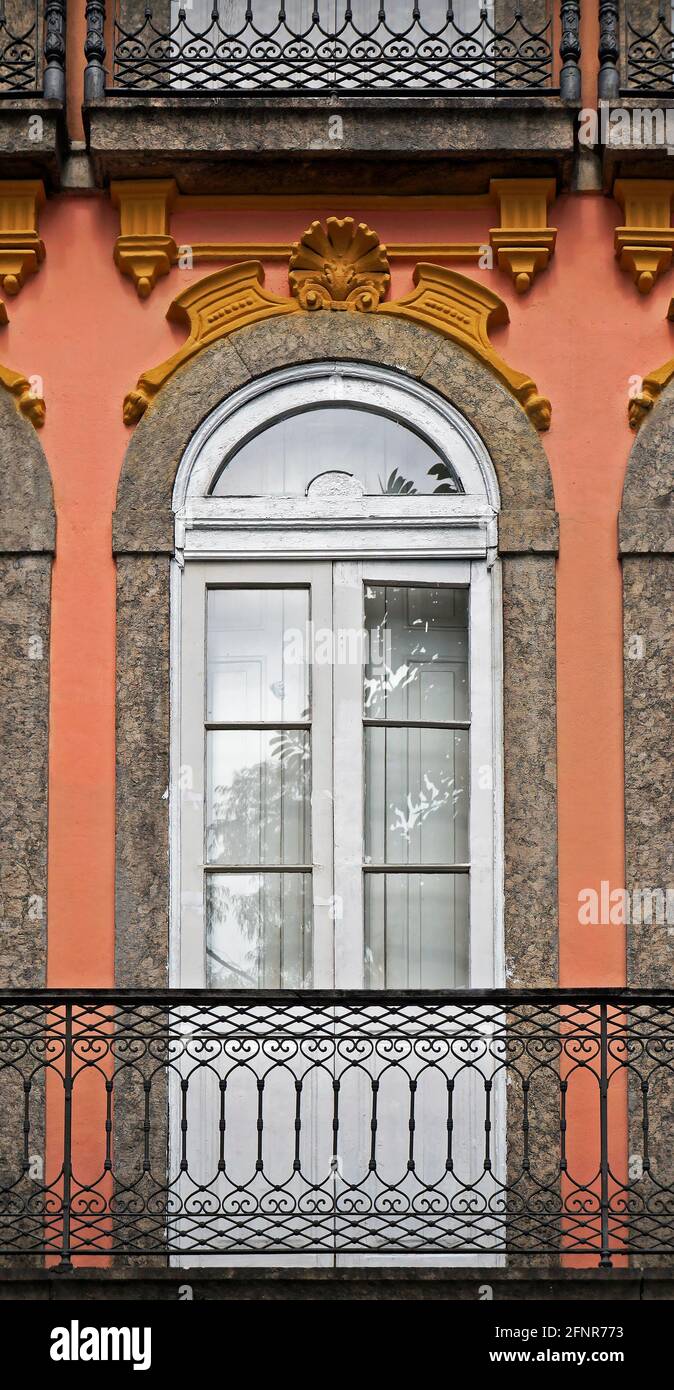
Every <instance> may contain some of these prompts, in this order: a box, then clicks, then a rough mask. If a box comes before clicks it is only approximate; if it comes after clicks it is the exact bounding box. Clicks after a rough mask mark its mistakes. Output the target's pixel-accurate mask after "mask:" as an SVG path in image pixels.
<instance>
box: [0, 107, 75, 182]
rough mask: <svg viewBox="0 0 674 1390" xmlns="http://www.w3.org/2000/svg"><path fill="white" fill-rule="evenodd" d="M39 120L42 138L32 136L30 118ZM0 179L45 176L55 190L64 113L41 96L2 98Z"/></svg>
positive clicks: (62, 137)
mask: <svg viewBox="0 0 674 1390" xmlns="http://www.w3.org/2000/svg"><path fill="white" fill-rule="evenodd" d="M35 116H39V117H40V119H41V121H42V139H41V140H35V139H31V130H32V129H33V127H32V125H31V124H29V122H30V120H31V117H35ZM0 117H1V119H0V178H3V179H8V178H9V179H44V181H45V183H46V184H47V185H48V187H50V188H54V189H58V187H59V184H60V178H61V165H62V160H63V154H64V150H65V146H66V133H65V113H64V110H63V107H62V106H61V103H60V102H58V101H47V100H45V98H44V97H28V96H26V97H15V98H7V99H5V98H3V100H2V103H1V104H0Z"/></svg>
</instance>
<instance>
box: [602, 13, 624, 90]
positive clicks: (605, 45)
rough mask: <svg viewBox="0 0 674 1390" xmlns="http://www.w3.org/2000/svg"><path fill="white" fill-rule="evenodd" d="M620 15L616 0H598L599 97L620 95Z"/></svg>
mask: <svg viewBox="0 0 674 1390" xmlns="http://www.w3.org/2000/svg"><path fill="white" fill-rule="evenodd" d="M619 57H620V17H619V13H618V0H599V98H600V100H601V101H612V100H613V99H614V97H617V96H619V95H620V71H619V68H618V59H619Z"/></svg>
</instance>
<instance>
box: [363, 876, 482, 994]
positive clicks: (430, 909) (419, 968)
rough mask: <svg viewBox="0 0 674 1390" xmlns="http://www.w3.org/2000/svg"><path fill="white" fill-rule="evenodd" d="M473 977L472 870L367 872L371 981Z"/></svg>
mask: <svg viewBox="0 0 674 1390" xmlns="http://www.w3.org/2000/svg"><path fill="white" fill-rule="evenodd" d="M468 982H469V961H468V874H415V873H411V874H404V873H403V874H365V983H366V987H367V988H369V989H455V988H457V989H458V988H461V987H462V986H467V985H468Z"/></svg>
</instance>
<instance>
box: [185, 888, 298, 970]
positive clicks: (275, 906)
mask: <svg viewBox="0 0 674 1390" xmlns="http://www.w3.org/2000/svg"><path fill="white" fill-rule="evenodd" d="M206 964H207V972H206V973H207V983H208V985H209V986H210V988H212V989H245V988H250V989H300V988H302V987H306V986H310V985H311V874H295V873H286V874H273V873H272V874H207V875H206Z"/></svg>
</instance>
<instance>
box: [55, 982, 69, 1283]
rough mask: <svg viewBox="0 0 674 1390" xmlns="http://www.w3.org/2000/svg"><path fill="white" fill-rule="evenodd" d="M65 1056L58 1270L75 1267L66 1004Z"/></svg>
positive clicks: (67, 1015) (67, 1017)
mask: <svg viewBox="0 0 674 1390" xmlns="http://www.w3.org/2000/svg"><path fill="white" fill-rule="evenodd" d="M64 1044H65V1050H64V1056H63V1201H62V1211H63V1230H62V1234H61V1259H60V1260H59V1263H58V1264H57V1266H56V1268H57V1269H58V1270H70V1269H72V1267H73V1263H72V1260H71V1258H70V1203H71V1200H72V1143H73V1006H72V1004H71V1003H68V1002H67V1003H66V1004H65V1032H64Z"/></svg>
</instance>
